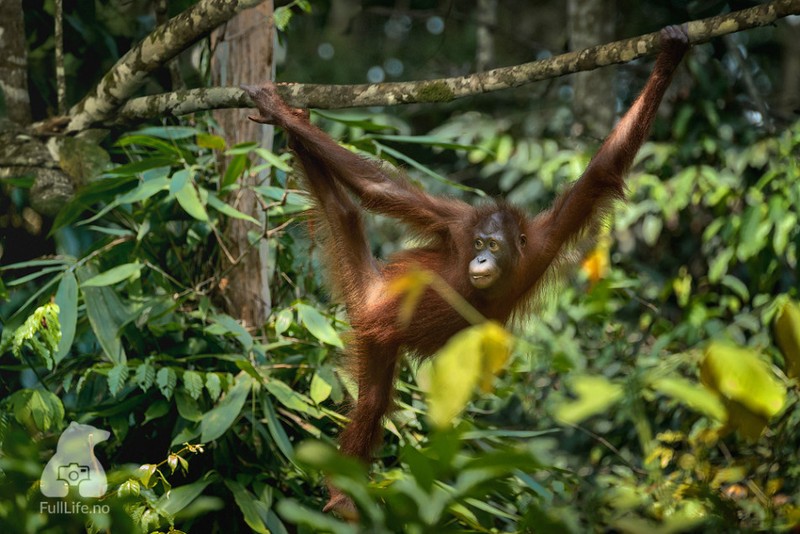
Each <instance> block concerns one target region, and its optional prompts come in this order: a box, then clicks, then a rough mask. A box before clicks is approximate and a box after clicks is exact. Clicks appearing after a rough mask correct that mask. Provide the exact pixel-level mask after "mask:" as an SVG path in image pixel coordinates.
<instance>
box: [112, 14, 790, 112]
mask: <svg viewBox="0 0 800 534" xmlns="http://www.w3.org/2000/svg"><path fill="white" fill-rule="evenodd" d="M789 15H800V0H773V1H772V2H768V3H765V4H761V5H758V6H755V7H752V8H748V9H743V10H741V11H735V12H733V13H728V14H725V15H720V16H716V17H711V18H707V19H703V20H695V21H692V22H689V23H688V32H689V42H690V43H691V44H700V43H705V42H707V41H710V40H711V39H713V38H715V37H720V36H722V35H726V34H729V33H735V32H740V31H743V30H748V29H751V28H756V27H759V26H766V25H768V24H772V23H774V22H775V21H776V20H778V19H780V18H783V17H786V16H789ZM657 49H658V33H649V34H646V35H641V36H639V37H633V38H630V39H624V40H622V41H615V42H613V43H608V44H604V45H598V46H594V47H591V48H586V49H584V50H579V51H575V52H569V53H566V54H561V55H559V56H555V57H551V58H548V59H544V60H541V61H533V62H530V63H524V64H522V65H514V66H511V67H503V68H498V69H494V70H490V71H488V72H483V73H476V74H471V75H468V76H461V77H458V78H443V79H438V80H426V81H416V82H398V83H379V84H359V85H318V84H297V83H284V84H278V92H279V93H280V94H281V96H282V97H283V98H284V99H285V100H286V101H287V102H288V103H289V105H291V106H294V107H300V108H308V107H313V108H321V109H340V108H349V107H362V106H391V105H396V104H410V103H419V102H449V101H451V100H455V99H457V98H462V97H465V96H470V95H476V94H480V93H488V92H491V91H498V90H500V89H508V88H511V87H519V86H521V85H525V84H528V83H531V82H535V81H539V80H544V79H548V78H555V77H558V76H564V75H566V74H572V73H575V72H579V71H586V70H592V69H596V68H598V67H604V66H606V65H613V64H616V63H626V62H628V61H632V60H634V59H637V58H640V57H643V56H646V55H649V54H652V53H654V52H656V50H657ZM234 107H252V103H251V102H250V100H249V98H248V97H247V96H246V95H245V94H244V92H243V91H242V90H240V89H238V88H233V87H227V88H225V87H219V88H213V89H191V90H188V91H178V92H174V93H165V94H160V95H153V96H146V97H141V98H135V99H132V100H130V101H129V102H127V103H126V104H125V105H124V106H123V107H122V108H121V109H120V113H119V114H118V115H117V120H121V121H135V120H143V119H147V118H153V117H163V116H165V115H173V116H177V115H183V114H187V113H194V112H198V111H205V110H210V109H220V108H234Z"/></svg>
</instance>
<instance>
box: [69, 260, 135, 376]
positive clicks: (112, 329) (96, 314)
mask: <svg viewBox="0 0 800 534" xmlns="http://www.w3.org/2000/svg"><path fill="white" fill-rule="evenodd" d="M95 272H96V269H94V267H92V266H88V265H87V266H83V267H80V268H78V269H77V271H76V274H77V276H78V281H79V282H80V288H81V293H82V294H83V301H84V303H85V304H86V315H87V316H88V317H89V324H90V325H91V327H92V330H93V331H94V333H95V336H97V341H98V342H99V343H100V346H101V347H103V351H104V352H105V353H106V356H108V359H109V360H110V361H111V363H113V364H115V365H116V364H120V363H125V361H126V356H125V351H124V349H123V348H122V341H121V338H120V335H119V332H120V330H121V328H122V325H124V324H126V323H127V322H128V319H129V317H130V312H129V311H128V309H127V308H126V307H125V305H124V304H123V303H122V300H121V299H120V297H119V295H118V294H117V293H116V292H114V291H112V290H111V289H110V288H108V287H91V286H88V287H87V286H84V283H85V282H86V281H87V280H89V279H90V278H92V277H93V276H92V275H93V274H94V273H95Z"/></svg>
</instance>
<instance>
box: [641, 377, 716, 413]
mask: <svg viewBox="0 0 800 534" xmlns="http://www.w3.org/2000/svg"><path fill="white" fill-rule="evenodd" d="M653 389H655V390H656V391H658V392H660V393H663V394H665V395H668V396H670V397H672V398H673V399H675V400H677V401H679V402H682V403H683V404H685V405H686V406H688V407H689V408H692V409H693V410H697V411H698V412H701V413H702V414H704V415H707V416H709V417H712V418H714V419H716V420H717V421H721V422H724V421H725V420H726V419H727V417H728V413H727V412H726V411H725V406H724V405H723V404H722V402H721V401H720V400H719V397H717V396H716V395H715V394H714V393H712V392H711V391H709V390H707V389H705V388H703V387H701V386H699V385H697V384H695V383H692V382H690V381H688V380H686V379H683V378H662V379H659V380H656V381H655V382H653Z"/></svg>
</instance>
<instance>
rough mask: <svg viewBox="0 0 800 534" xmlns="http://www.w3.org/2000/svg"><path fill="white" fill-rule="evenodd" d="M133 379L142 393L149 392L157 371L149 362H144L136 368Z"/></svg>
mask: <svg viewBox="0 0 800 534" xmlns="http://www.w3.org/2000/svg"><path fill="white" fill-rule="evenodd" d="M133 379H134V381H135V382H136V384H137V385H138V386H139V387H140V388H141V390H142V391H147V390H148V389H150V388H151V387H152V386H153V382H154V381H155V379H156V369H155V367H153V366H152V365H151V364H150V362H149V361H147V362H143V363H141V364H139V367H137V368H136V373H135V374H134V377H133Z"/></svg>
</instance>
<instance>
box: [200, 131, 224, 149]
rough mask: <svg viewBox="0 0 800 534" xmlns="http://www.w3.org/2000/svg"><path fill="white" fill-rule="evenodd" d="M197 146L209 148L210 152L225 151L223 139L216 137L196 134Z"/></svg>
mask: <svg viewBox="0 0 800 534" xmlns="http://www.w3.org/2000/svg"><path fill="white" fill-rule="evenodd" d="M197 146H201V147H203V148H210V149H212V150H225V139H223V138H222V137H220V136H218V135H212V134H207V133H198V134H197Z"/></svg>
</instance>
